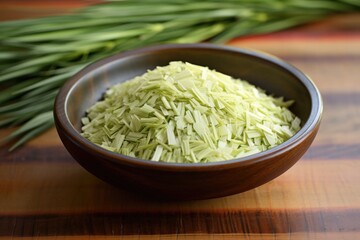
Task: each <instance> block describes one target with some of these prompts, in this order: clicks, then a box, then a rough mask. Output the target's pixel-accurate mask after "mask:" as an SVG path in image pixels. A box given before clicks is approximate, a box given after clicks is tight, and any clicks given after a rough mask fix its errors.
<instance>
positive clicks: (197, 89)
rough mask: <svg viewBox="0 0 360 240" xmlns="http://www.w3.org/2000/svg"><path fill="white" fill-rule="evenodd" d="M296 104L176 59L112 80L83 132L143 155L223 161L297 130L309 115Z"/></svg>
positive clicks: (116, 149)
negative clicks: (303, 116) (299, 113)
mask: <svg viewBox="0 0 360 240" xmlns="http://www.w3.org/2000/svg"><path fill="white" fill-rule="evenodd" d="M292 103H293V102H292V101H284V100H283V98H274V97H272V96H269V95H267V94H266V93H265V91H264V90H262V89H259V88H257V87H255V86H253V85H251V84H249V83H248V82H246V81H243V80H239V79H233V78H231V77H230V76H227V75H224V74H222V73H219V72H216V71H214V70H210V69H208V68H207V67H202V66H197V65H194V64H190V63H183V62H171V63H170V64H169V65H168V66H165V67H157V68H156V69H154V70H151V71H148V72H147V73H145V74H143V75H142V76H139V77H135V78H134V79H132V80H129V81H127V82H124V83H121V84H118V85H115V86H113V87H111V88H110V89H109V90H108V91H107V92H106V94H105V98H104V100H103V101H100V102H98V103H96V104H95V105H94V106H92V107H91V108H90V109H89V110H88V112H87V113H88V114H87V117H85V118H83V119H82V123H83V124H84V126H83V128H82V130H83V132H82V135H83V136H84V137H85V138H87V139H89V140H90V141H91V142H93V143H95V144H97V145H99V146H101V147H103V148H105V149H108V150H110V151H114V152H117V153H121V154H124V155H128V156H132V157H137V158H141V159H148V160H152V161H161V162H174V163H204V162H216V161H221V160H228V159H234V158H239V157H244V156H247V155H250V154H255V153H258V152H261V151H264V150H267V149H270V148H272V147H274V146H276V145H279V144H281V143H282V142H284V141H286V140H287V139H289V138H290V137H291V136H293V135H294V134H295V133H296V132H297V131H298V130H299V129H300V124H301V121H300V119H299V118H298V117H296V116H295V115H294V114H293V113H291V112H290V111H289V110H288V108H287V107H289V106H290V105H291V104H292Z"/></svg>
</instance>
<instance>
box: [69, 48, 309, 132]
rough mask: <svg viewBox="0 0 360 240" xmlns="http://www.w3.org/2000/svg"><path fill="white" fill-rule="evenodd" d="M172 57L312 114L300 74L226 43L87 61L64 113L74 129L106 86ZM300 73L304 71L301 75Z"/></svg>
mask: <svg viewBox="0 0 360 240" xmlns="http://www.w3.org/2000/svg"><path fill="white" fill-rule="evenodd" d="M171 61H186V62H190V63H193V64H198V65H202V66H208V67H209V68H210V69H215V70H216V71H219V72H222V73H224V74H228V75H230V76H232V77H234V78H241V79H243V80H246V81H248V82H250V83H252V84H254V85H256V86H259V87H261V88H263V89H265V90H266V91H267V93H268V94H273V95H274V96H283V97H284V98H285V99H293V100H295V104H293V106H292V107H291V110H292V111H293V112H294V113H295V114H296V115H297V116H299V117H300V118H301V120H302V123H303V124H304V123H305V122H306V121H307V120H308V118H309V117H310V114H311V107H312V104H313V103H312V97H311V95H310V92H309V90H308V89H307V87H306V84H307V83H306V82H304V81H302V80H299V75H302V74H301V73H300V72H298V71H297V70H296V69H295V68H293V67H291V66H290V65H287V64H285V63H283V62H282V61H280V60H278V59H276V58H273V57H270V56H267V55H264V54H261V53H256V52H252V51H248V50H236V51H235V50H234V49H229V48H224V47H193V46H182V47H169V46H168V47H160V48H149V49H146V50H139V51H133V52H131V53H124V54H119V55H115V56H113V57H110V58H107V59H104V60H101V61H99V62H97V63H95V64H92V65H90V66H89V67H87V68H86V69H84V70H83V71H81V72H80V73H79V74H77V75H76V76H75V77H73V78H72V80H70V83H69V84H72V83H74V85H72V86H71V87H70V88H69V93H68V96H67V98H66V101H65V112H66V113H67V117H68V119H69V121H70V122H71V124H72V125H73V127H74V128H75V129H76V131H78V132H80V131H81V121H80V119H81V118H82V117H84V116H85V112H86V109H88V108H89V107H90V106H92V105H93V104H94V103H95V102H96V101H98V100H100V99H101V98H102V97H103V94H104V92H105V91H106V90H107V88H109V87H110V86H112V85H114V84H117V83H121V82H124V81H126V80H129V79H131V78H133V77H135V76H138V75H141V74H143V73H145V72H146V71H147V70H148V69H154V68H155V67H156V66H164V65H167V64H168V63H169V62H171ZM302 77H303V78H304V77H305V76H304V75H302Z"/></svg>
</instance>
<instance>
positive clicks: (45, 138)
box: [0, 1, 360, 239]
mask: <svg viewBox="0 0 360 240" xmlns="http://www.w3.org/2000/svg"><path fill="white" fill-rule="evenodd" d="M33 2H38V7H39V8H36V9H42V10H43V11H42V12H41V14H38V12H36V11H33V12H32V15H31V14H30V15H31V16H39V15H47V14H48V13H50V14H53V13H54V12H52V11H47V9H46V6H49V4H48V3H53V4H54V2H55V1H48V2H46V1H33ZM75 2H76V4H79V6H81V5H82V4H84V2H85V1H75ZM13 3H14V4H15V5H16V4H19V6H21V4H25V3H26V1H14V2H13ZM62 4H63V5H61V6H63V7H64V8H58V9H57V10H56V11H55V12H62V11H63V10H64V9H66V10H68V9H70V6H73V5H71V4H73V1H63V2H62ZM66 4H67V5H66ZM5 5H6V3H0V6H1V7H0V9H1V10H0V13H1V14H0V15H1V16H4V15H3V14H2V13H4V12H6V14H7V15H6V18H7V19H10V18H12V17H14V18H19V16H20V17H21V16H23V15H21V14H20V15H19V9H20V10H21V8H15V7H14V5H12V4H10V2H9V3H8V4H7V5H6V6H5ZM40 6H41V7H40ZM9 9H10V10H9ZM14 9H15V10H14ZM52 9H53V8H52ZM29 11H30V10H29ZM20 12H21V11H20ZM30 12H31V11H30ZM30 15H26V16H30ZM3 19H4V18H3ZM229 45H233V46H241V47H249V48H255V49H259V50H263V51H266V52H268V53H271V54H273V55H276V56H278V57H280V58H282V59H284V60H286V61H288V62H290V63H291V64H293V65H295V66H296V67H298V68H299V69H301V70H302V71H304V72H305V73H307V74H308V75H309V76H310V77H311V78H312V79H313V80H314V82H315V84H316V85H317V86H318V87H319V89H320V92H321V93H322V96H323V99H324V115H323V121H322V125H321V128H320V132H319V134H318V136H317V138H316V139H315V141H314V143H313V145H312V146H311V147H310V149H309V151H308V152H307V153H306V154H305V155H304V157H303V158H302V159H300V160H299V162H298V163H297V164H296V165H295V166H294V167H292V168H291V169H290V170H289V171H287V172H286V173H284V174H283V175H281V176H280V177H278V178H276V179H275V180H273V181H271V182H269V183H267V184H265V185H263V186H260V187H258V188H255V189H253V190H250V191H247V192H245V193H242V194H237V195H233V196H229V197H225V198H218V199H211V200H204V201H192V202H165V201H164V202H161V201H154V200H150V199H146V198H141V197H139V196H135V195H132V194H130V193H128V192H125V191H123V190H120V189H116V188H114V187H112V186H110V185H108V184H106V183H104V182H102V181H101V180H98V179H97V178H95V177H94V176H92V175H91V174H89V173H88V172H86V171H85V170H84V169H83V168H81V167H80V166H79V165H78V164H77V163H76V162H75V160H73V159H72V157H71V156H70V155H69V154H68V153H67V151H66V150H65V149H64V147H63V146H62V144H61V142H60V140H59V138H58V136H57V133H56V131H55V129H51V130H50V131H48V132H46V133H45V134H43V135H42V136H40V137H38V138H37V139H35V140H33V141H31V142H30V143H29V144H27V145H26V146H25V147H23V148H21V149H19V150H18V151H16V152H14V153H7V151H6V148H0V239H17V238H36V239H118V238H120V237H122V238H124V239H360V137H359V136H360V107H359V106H360V86H359V80H360V79H359V78H360V70H359V69H360V16H359V14H351V15H345V16H334V17H331V18H328V19H326V20H324V21H321V22H319V23H315V24H311V25H307V26H305V27H301V28H297V29H293V30H287V31H284V32H281V33H276V34H269V35H266V36H258V37H247V38H239V39H235V40H233V41H231V42H230V43H229ZM8 132H9V130H0V138H2V137H3V136H4V135H6V133H8Z"/></svg>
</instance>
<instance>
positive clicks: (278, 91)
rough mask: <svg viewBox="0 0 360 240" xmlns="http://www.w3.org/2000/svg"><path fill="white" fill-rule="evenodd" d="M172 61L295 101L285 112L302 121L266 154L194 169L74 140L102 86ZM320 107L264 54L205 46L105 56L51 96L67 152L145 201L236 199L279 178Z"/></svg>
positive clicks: (308, 87)
mask: <svg viewBox="0 0 360 240" xmlns="http://www.w3.org/2000/svg"><path fill="white" fill-rule="evenodd" d="M174 60H178V61H187V62H190V63H194V64H198V65H203V66H208V67H209V68H211V69H215V70H217V71H219V72H222V73H225V74H228V75H231V76H233V77H235V78H241V79H245V80H247V81H249V82H251V83H252V84H255V85H257V86H259V87H261V88H263V89H265V90H267V92H268V93H271V94H274V95H275V96H284V97H285V98H286V99H294V100H295V104H294V105H293V106H292V108H291V110H292V111H293V112H294V113H295V114H296V115H297V116H299V117H300V118H301V119H302V121H303V125H302V128H301V130H300V131H299V132H298V133H296V134H295V135H294V136H293V137H292V138H290V139H289V140H288V141H286V142H284V143H283V144H281V145H279V146H276V147H274V148H272V149H270V150H267V151H264V152H261V153H257V154H254V155H251V156H247V157H243V158H238V159H233V160H227V161H221V162H216V163H201V164H200V163H197V164H175V163H162V162H152V161H148V160H141V159H136V158H133V157H128V156H124V155H121V154H117V153H113V152H110V151H107V150H105V149H103V148H100V147H98V146H96V145H94V144H92V143H91V142H89V141H88V140H87V139H85V138H83V137H82V136H81V135H80V128H81V122H80V119H81V118H82V117H83V116H84V115H85V110H86V109H87V108H89V107H90V106H91V105H93V104H94V103H95V102H96V101H98V100H100V99H101V98H102V95H103V93H104V92H105V90H106V89H107V88H108V87H110V86H111V85H114V84H116V83H120V82H124V81H126V80H128V79H131V78H133V77H135V76H137V75H141V74H143V73H144V72H145V71H146V70H148V69H153V68H155V67H156V66H161V65H167V64H168V63H169V62H170V61H174ZM322 108H323V105H322V100H321V96H320V93H319V91H318V90H317V88H316V86H315V85H314V83H313V82H312V81H311V80H310V79H309V78H308V77H307V76H306V75H305V74H303V73H302V72H300V71H299V70H297V69H296V68H294V67H293V66H291V65H289V64H287V63H285V62H283V61H281V60H279V59H277V58H274V57H272V56H269V55H267V54H263V53H259V52H254V51H251V50H245V49H239V48H231V47H225V46H217V45H211V44H191V45H163V46H155V47H149V48H144V49H139V50H134V51H128V52H124V53H121V54H117V55H114V56H111V57H108V58H105V59H103V60H100V61H98V62H96V63H93V64H91V65H89V66H88V67H86V68H85V69H83V70H82V71H80V72H79V73H78V74H76V75H75V76H73V77H72V78H71V79H70V80H69V81H67V82H66V83H65V85H64V86H63V87H62V88H61V90H60V92H59V94H58V96H57V99H56V103H55V123H56V127H57V131H58V133H59V135H60V138H61V140H62V142H63V143H64V145H65V147H66V148H67V150H68V151H69V152H70V153H71V155H72V156H73V157H74V158H75V159H76V160H77V161H78V162H79V163H80V164H81V165H82V166H83V167H84V168H85V169H87V170H88V171H89V172H91V173H92V174H94V175H95V176H97V177H99V178H101V179H103V180H104V181H106V182H108V183H111V184H114V185H116V186H120V187H122V188H126V189H129V190H131V191H135V192H139V193H142V194H146V195H148V196H152V197H156V198H171V199H179V200H189V199H206V198H214V197H221V196H227V195H231V194H235V193H240V192H243V191H246V190H249V189H251V188H254V187H257V186H260V185H261V184H264V183H266V182H268V181H270V180H272V179H274V178H275V177H277V176H279V175H280V174H282V173H284V172H285V171H286V170H287V169H289V168H290V167H291V166H292V165H294V164H295V163H296V161H298V160H299V159H300V157H301V156H302V155H303V154H304V153H305V151H306V150H307V149H308V148H309V146H310V144H311V143H312V141H313V139H314V137H315V135H316V133H317V131H318V128H319V125H320V120H321V115H322Z"/></svg>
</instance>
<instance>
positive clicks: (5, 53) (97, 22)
mask: <svg viewBox="0 0 360 240" xmlns="http://www.w3.org/2000/svg"><path fill="white" fill-rule="evenodd" d="M359 9H360V3H359V1H356V0H317V1H313V0H274V1H265V0H224V1H221V2H220V1H215V0H204V1H193V0H172V1H160V0H119V1H116V0H108V1H106V2H105V3H103V4H97V5H93V6H89V7H87V8H85V9H83V10H81V11H79V12H76V13H73V14H66V15H62V16H53V17H46V18H37V19H26V20H18V21H9V22H3V23H0V32H1V34H0V127H7V126H15V125H20V128H19V129H18V130H16V131H15V132H13V133H12V134H10V135H9V136H8V137H6V139H5V141H9V140H13V139H18V142H17V143H16V144H15V145H14V146H13V147H12V148H11V149H14V148H15V147H18V146H20V145H21V144H23V143H25V142H26V141H28V140H29V139H31V138H33V137H35V136H36V135H38V134H40V133H41V132H42V131H45V130H46V129H48V128H50V127H51V126H52V124H53V119H52V115H51V114H50V113H51V112H52V108H53V101H54V98H55V96H56V93H57V91H58V89H59V88H60V87H61V85H62V84H63V82H64V81H66V79H68V78H69V77H70V76H71V75H73V74H75V73H76V72H77V71H79V70H80V69H81V68H83V67H84V66H86V65H87V64H89V63H91V62H94V61H96V60H98V59H100V58H103V57H106V56H109V55H111V54H114V53H118V52H122V51H126V50H130V49H134V48H138V47H144V46H149V45H154V44H161V43H196V42H203V41H209V42H215V43H224V42H226V41H228V40H230V39H232V38H234V37H237V36H243V35H250V34H263V33H269V32H274V31H279V30H282V29H286V28H290V27H293V26H297V25H300V24H303V23H307V22H310V21H314V20H317V19H321V18H323V17H325V16H328V15H329V14H333V13H339V12H350V11H358V10H359ZM3 141H4V140H3Z"/></svg>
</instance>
